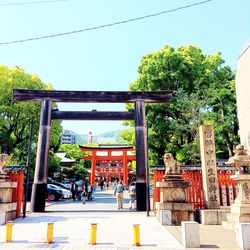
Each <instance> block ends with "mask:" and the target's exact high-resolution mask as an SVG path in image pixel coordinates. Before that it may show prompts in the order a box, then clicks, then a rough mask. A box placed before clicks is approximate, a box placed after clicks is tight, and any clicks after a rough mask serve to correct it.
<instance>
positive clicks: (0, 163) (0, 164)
mask: <svg viewBox="0 0 250 250" xmlns="http://www.w3.org/2000/svg"><path fill="white" fill-rule="evenodd" d="M9 158H10V157H9V155H7V154H0V174H1V175H4V174H5V173H4V170H3V169H4V167H5V166H6V164H7V163H8V160H9Z"/></svg>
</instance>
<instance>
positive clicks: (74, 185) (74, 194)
mask: <svg viewBox="0 0 250 250" xmlns="http://www.w3.org/2000/svg"><path fill="white" fill-rule="evenodd" d="M70 190H71V193H72V199H73V201H75V200H76V184H75V182H74V181H73V182H72V183H71V188H70Z"/></svg>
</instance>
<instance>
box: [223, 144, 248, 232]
mask: <svg viewBox="0 0 250 250" xmlns="http://www.w3.org/2000/svg"><path fill="white" fill-rule="evenodd" d="M226 164H227V165H230V166H233V167H235V169H236V170H237V171H236V174H235V175H233V176H231V178H232V179H234V180H235V181H236V182H237V184H238V190H239V192H238V195H237V197H236V199H235V201H234V203H233V204H232V205H231V213H230V214H228V216H227V221H226V222H223V224H222V225H223V227H225V228H228V229H235V228H236V224H237V223H239V222H240V223H250V174H249V170H248V168H249V165H250V155H248V154H247V152H246V150H245V149H244V146H243V145H238V146H237V147H236V152H235V155H234V156H232V157H230V158H229V160H228V162H226Z"/></svg>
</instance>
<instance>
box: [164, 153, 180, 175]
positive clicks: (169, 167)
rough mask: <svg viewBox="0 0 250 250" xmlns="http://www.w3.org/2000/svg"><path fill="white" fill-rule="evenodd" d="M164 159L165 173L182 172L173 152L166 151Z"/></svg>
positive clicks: (176, 173) (174, 173)
mask: <svg viewBox="0 0 250 250" xmlns="http://www.w3.org/2000/svg"><path fill="white" fill-rule="evenodd" d="M163 160H164V165H165V175H172V174H173V175H179V174H180V166H179V164H178V163H177V161H176V160H175V159H174V157H173V155H172V154H171V153H165V154H164V156H163Z"/></svg>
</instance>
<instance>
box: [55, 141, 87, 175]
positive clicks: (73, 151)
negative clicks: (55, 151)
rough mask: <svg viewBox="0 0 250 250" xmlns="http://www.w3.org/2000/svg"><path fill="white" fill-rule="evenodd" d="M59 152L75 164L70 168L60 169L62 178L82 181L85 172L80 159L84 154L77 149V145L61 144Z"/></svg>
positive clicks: (82, 161)
mask: <svg viewBox="0 0 250 250" xmlns="http://www.w3.org/2000/svg"><path fill="white" fill-rule="evenodd" d="M59 150H60V151H63V152H65V153H66V157H68V158H70V159H71V160H75V161H76V163H75V164H74V165H73V166H72V167H62V176H63V178H68V179H75V180H76V179H83V178H84V177H85V176H86V175H87V170H86V168H85V167H84V166H85V164H84V163H85V162H84V160H83V159H82V157H83V155H84V153H83V152H82V150H81V149H80V148H79V145H78V144H62V145H61V146H60V148H59Z"/></svg>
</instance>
